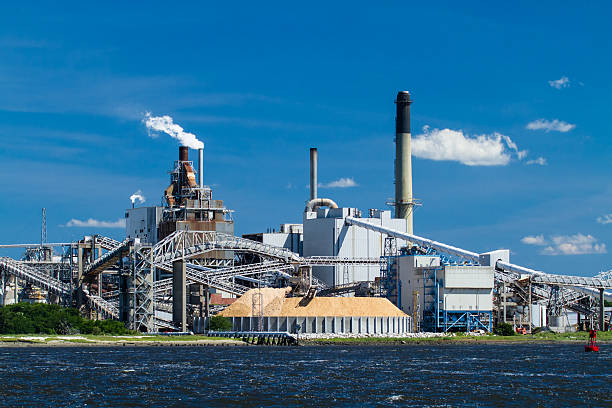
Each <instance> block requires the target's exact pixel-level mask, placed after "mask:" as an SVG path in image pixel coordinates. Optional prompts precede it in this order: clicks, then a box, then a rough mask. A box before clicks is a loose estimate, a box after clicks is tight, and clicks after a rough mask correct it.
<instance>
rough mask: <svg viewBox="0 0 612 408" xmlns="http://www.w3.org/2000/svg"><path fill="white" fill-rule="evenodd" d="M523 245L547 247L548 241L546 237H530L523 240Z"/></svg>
mask: <svg viewBox="0 0 612 408" xmlns="http://www.w3.org/2000/svg"><path fill="white" fill-rule="evenodd" d="M521 242H522V243H523V244H527V245H546V239H544V235H528V236H526V237H523V238H522V239H521Z"/></svg>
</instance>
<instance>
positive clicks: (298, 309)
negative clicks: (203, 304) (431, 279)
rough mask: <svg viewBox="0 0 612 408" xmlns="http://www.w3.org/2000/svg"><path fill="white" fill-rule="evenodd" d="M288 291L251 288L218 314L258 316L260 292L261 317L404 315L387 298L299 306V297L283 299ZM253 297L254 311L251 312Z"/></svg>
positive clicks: (325, 299) (345, 299)
mask: <svg viewBox="0 0 612 408" xmlns="http://www.w3.org/2000/svg"><path fill="white" fill-rule="evenodd" d="M289 291H290V288H284V289H273V288H262V289H251V290H249V291H248V292H246V293H245V294H244V295H242V296H241V297H240V298H238V300H236V301H235V302H234V303H233V304H232V305H231V306H229V307H228V308H227V309H225V310H224V311H223V312H221V313H220V314H221V315H222V316H226V317H250V316H258V315H259V314H258V313H259V312H258V310H259V306H258V305H259V302H258V301H257V296H260V295H258V293H261V299H262V302H261V303H262V304H263V315H264V316H309V317H311V316H336V317H342V316H385V317H386V316H390V317H393V316H406V314H405V313H404V312H402V311H401V310H400V309H398V308H397V307H395V305H394V304H393V303H391V302H390V301H389V300H388V299H385V298H373V297H315V298H314V299H312V300H311V301H310V303H308V305H306V306H300V305H299V303H300V301H301V300H302V298H301V297H289V298H288V297H286V294H287V293H289ZM253 298H255V305H256V307H255V310H253Z"/></svg>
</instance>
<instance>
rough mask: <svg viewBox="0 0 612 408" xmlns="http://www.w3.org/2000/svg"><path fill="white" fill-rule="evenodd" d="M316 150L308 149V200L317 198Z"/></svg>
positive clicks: (313, 148) (314, 148)
mask: <svg viewBox="0 0 612 408" xmlns="http://www.w3.org/2000/svg"><path fill="white" fill-rule="evenodd" d="M317 183H318V180H317V148H316V147H311V148H310V200H314V199H316V198H317Z"/></svg>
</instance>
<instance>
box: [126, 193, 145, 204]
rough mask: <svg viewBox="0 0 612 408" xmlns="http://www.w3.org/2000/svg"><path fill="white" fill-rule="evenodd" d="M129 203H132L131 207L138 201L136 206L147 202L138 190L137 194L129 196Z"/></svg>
mask: <svg viewBox="0 0 612 408" xmlns="http://www.w3.org/2000/svg"><path fill="white" fill-rule="evenodd" d="M130 201H131V202H132V205H133V204H134V203H135V202H136V201H138V204H142V203H144V202H145V201H147V199H146V198H145V196H143V195H142V191H140V190H138V191H137V192H135V193H134V194H132V195H131V196H130Z"/></svg>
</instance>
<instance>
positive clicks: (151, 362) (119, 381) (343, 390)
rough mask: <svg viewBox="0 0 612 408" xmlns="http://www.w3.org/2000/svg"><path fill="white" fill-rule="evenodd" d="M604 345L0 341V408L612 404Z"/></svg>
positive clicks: (608, 353)
mask: <svg viewBox="0 0 612 408" xmlns="http://www.w3.org/2000/svg"><path fill="white" fill-rule="evenodd" d="M610 349H612V345H610V346H606V345H603V346H602V351H601V352H599V353H591V354H588V353H584V352H583V351H582V346H581V345H435V346H417V345H408V346H376V347H372V346H367V347H360V346H359V347H358V346H350V347H343V346H333V347H298V348H296V347H263V346H260V347H219V346H217V347H108V348H106V347H84V348H76V347H65V348H64V347H48V348H47V347H45V348H0V373H1V378H0V391H1V392H0V393H1V394H2V398H1V399H0V405H1V406H113V407H118V406H177V407H178V406H233V405H239V406H293V405H307V406H310V405H318V406H319V407H324V406H364V405H365V406H374V405H385V406H387V405H391V406H394V405H397V406H438V407H441V406H468V407H485V406H490V407H494V406H495V407H497V406H512V407H522V408H527V407H535V406H555V407H564V406H597V407H601V406H612V396H611V393H612V376H611V374H609V372H610V369H611V368H612V365H611V363H612V353H611V351H610Z"/></svg>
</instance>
